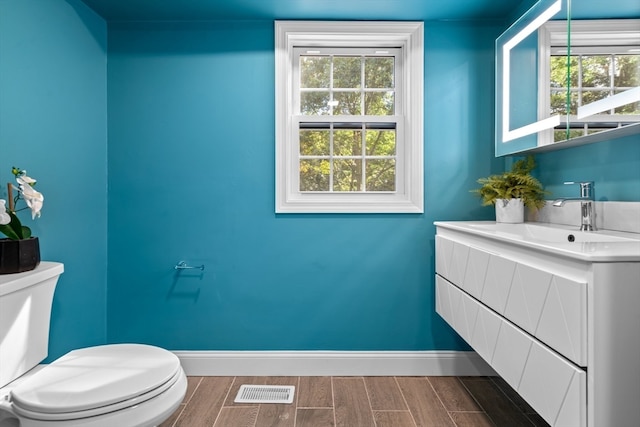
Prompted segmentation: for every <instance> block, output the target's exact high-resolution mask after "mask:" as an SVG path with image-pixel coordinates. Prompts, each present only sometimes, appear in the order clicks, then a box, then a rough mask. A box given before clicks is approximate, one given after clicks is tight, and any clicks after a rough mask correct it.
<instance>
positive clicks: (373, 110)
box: [364, 91, 394, 116]
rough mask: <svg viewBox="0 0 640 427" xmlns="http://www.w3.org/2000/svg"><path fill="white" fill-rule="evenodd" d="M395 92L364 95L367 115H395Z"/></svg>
mask: <svg viewBox="0 0 640 427" xmlns="http://www.w3.org/2000/svg"><path fill="white" fill-rule="evenodd" d="M393 95H394V94H393V92H391V91H390V92H369V93H365V95H364V105H365V114H368V115H372V116H390V115H393V114H394V112H393V107H394V99H393V97H394V96H393Z"/></svg>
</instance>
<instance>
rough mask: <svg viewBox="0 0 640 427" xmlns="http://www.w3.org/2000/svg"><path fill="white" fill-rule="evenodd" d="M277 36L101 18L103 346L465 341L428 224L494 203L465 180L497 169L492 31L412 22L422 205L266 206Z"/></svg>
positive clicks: (419, 345) (239, 27)
mask: <svg viewBox="0 0 640 427" xmlns="http://www.w3.org/2000/svg"><path fill="white" fill-rule="evenodd" d="M273 31H274V29H273V23H272V22H216V23H198V24H193V23H192V24H185V23H157V24H148V23H147V24H140V23H134V24H122V23H120V24H116V23H114V24H110V25H109V69H108V96H109V207H110V209H109V295H108V298H109V304H108V307H109V308H108V336H109V341H114V342H117V341H140V342H146V343H151V344H157V345H161V346H164V347H168V348H171V349H188V350H282V349H287V350H318V349H326V350H427V349H452V348H465V347H464V346H463V344H462V343H461V341H460V340H459V339H458V338H457V336H456V335H455V334H453V333H452V332H451V330H450V329H449V327H448V326H446V325H445V323H444V322H443V321H442V320H441V319H440V318H439V317H438V316H437V315H436V314H435V312H434V298H433V294H434V290H433V275H434V271H433V256H434V255H433V250H434V248H433V241H434V227H433V225H432V223H433V221H434V220H439V219H472V218H478V217H482V216H483V215H484V216H485V217H486V215H490V212H489V213H488V211H487V210H485V209H480V208H479V204H478V202H477V200H475V199H474V198H473V196H472V195H471V194H469V189H470V188H472V187H473V186H474V181H475V179H476V177H478V176H483V175H486V174H488V173H489V172H490V171H491V170H495V169H498V168H499V167H501V164H502V162H501V161H500V160H496V159H494V157H493V148H492V147H493V137H492V135H493V131H492V129H493V113H492V111H493V96H492V93H493V86H492V81H493V40H494V39H495V36H496V33H497V28H494V27H492V26H487V27H483V26H481V25H471V24H462V23H428V24H427V25H426V27H425V44H426V52H425V58H426V59H425V70H426V76H425V86H426V102H425V117H426V119H425V148H426V149H425V164H426V174H425V188H426V190H425V193H426V194H425V196H426V213H425V214H424V215H393V214H392V215H276V214H274V145H275V143H274V102H275V101H274V99H275V98H274V90H275V88H274V53H273V46H274V36H273ZM180 260H186V261H187V262H189V263H190V264H193V265H200V264H204V265H205V266H206V268H205V270H204V272H199V271H196V272H191V273H181V274H177V273H176V272H175V271H174V269H173V266H174V265H175V264H176V262H177V261H180Z"/></svg>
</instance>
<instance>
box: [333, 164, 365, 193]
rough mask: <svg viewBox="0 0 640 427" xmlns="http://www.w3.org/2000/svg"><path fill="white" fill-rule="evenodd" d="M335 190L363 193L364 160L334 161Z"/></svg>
mask: <svg viewBox="0 0 640 427" xmlns="http://www.w3.org/2000/svg"><path fill="white" fill-rule="evenodd" d="M333 190H334V191H362V160H359V159H345V160H334V161H333Z"/></svg>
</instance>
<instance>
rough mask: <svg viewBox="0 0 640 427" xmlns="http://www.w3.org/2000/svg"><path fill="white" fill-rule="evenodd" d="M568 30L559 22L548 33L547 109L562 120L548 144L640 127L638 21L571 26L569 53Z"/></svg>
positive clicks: (639, 39) (583, 22)
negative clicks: (618, 129) (621, 128)
mask: <svg viewBox="0 0 640 427" xmlns="http://www.w3.org/2000/svg"><path fill="white" fill-rule="evenodd" d="M566 28H567V27H566V23H564V22H557V21H554V22H549V23H547V24H546V25H545V27H544V31H548V32H549V34H550V36H549V37H548V40H550V46H549V48H550V49H549V52H550V58H548V59H547V60H546V63H545V62H543V61H544V58H541V63H542V65H541V66H545V67H548V68H547V72H548V73H549V86H548V88H549V96H550V102H549V104H548V108H549V112H550V113H551V114H560V115H562V116H563V117H564V119H563V120H562V122H561V124H560V126H558V127H556V129H554V130H553V133H552V135H553V140H552V141H548V143H551V142H559V141H564V140H566V139H570V138H577V137H581V136H585V135H590V134H593V133H597V132H601V131H605V130H610V129H615V128H619V127H623V126H627V125H631V124H637V123H640V20H597V21H572V23H571V47H570V49H568V48H567V46H566ZM561 40H564V42H561ZM567 55H568V56H567ZM567 106H568V107H569V110H568V115H567ZM567 123H568V129H567ZM547 138H550V135H547Z"/></svg>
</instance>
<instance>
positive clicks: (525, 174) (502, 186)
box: [471, 155, 549, 223]
mask: <svg viewBox="0 0 640 427" xmlns="http://www.w3.org/2000/svg"><path fill="white" fill-rule="evenodd" d="M535 167H536V163H535V159H534V157H533V156H531V155H529V156H527V157H526V158H524V159H520V160H518V161H516V162H515V163H514V164H513V166H512V167H511V170H510V171H507V172H503V173H502V174H499V175H491V176H489V177H486V178H480V179H478V184H481V187H480V188H477V189H475V190H471V191H472V192H474V193H477V194H478V195H479V196H480V197H481V198H482V205H483V206H488V205H495V207H496V221H497V222H506V223H518V222H523V221H524V207H525V206H526V207H528V208H532V209H540V208H542V207H543V206H544V204H545V200H544V196H545V195H546V194H549V192H548V191H545V190H544V188H543V187H542V184H541V183H540V181H538V180H537V179H536V178H534V177H533V176H532V175H531V171H532V170H533V169H534V168H535Z"/></svg>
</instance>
